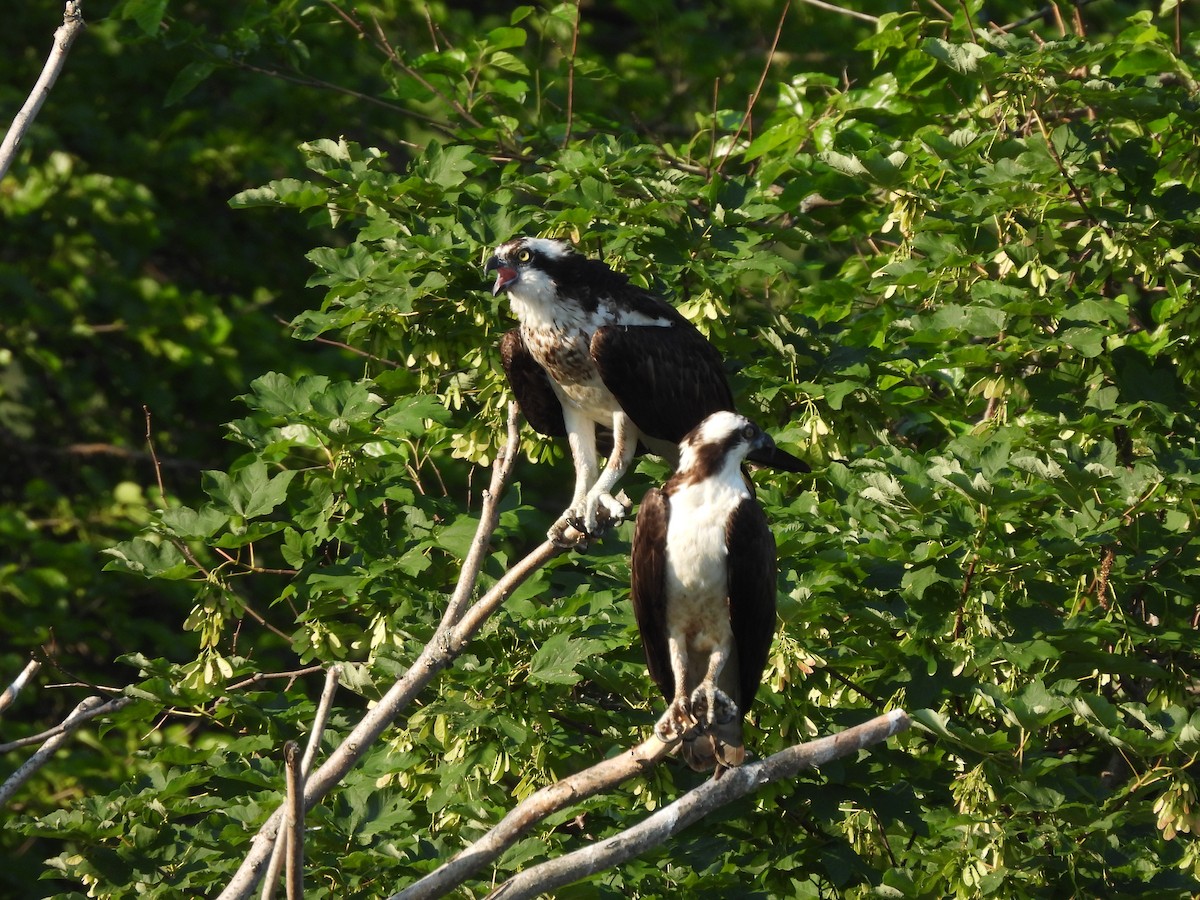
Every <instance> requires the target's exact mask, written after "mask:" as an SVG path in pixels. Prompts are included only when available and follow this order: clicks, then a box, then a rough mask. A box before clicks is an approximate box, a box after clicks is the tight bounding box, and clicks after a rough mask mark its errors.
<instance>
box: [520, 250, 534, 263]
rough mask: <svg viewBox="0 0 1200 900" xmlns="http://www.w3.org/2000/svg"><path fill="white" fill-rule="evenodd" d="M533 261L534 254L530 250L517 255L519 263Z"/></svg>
mask: <svg viewBox="0 0 1200 900" xmlns="http://www.w3.org/2000/svg"><path fill="white" fill-rule="evenodd" d="M531 259H533V254H532V253H530V252H529V251H528V250H522V251H521V252H520V253H518V254H517V262H523V263H527V262H529V261H530V260H531Z"/></svg>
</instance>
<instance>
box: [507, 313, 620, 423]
mask: <svg viewBox="0 0 1200 900" xmlns="http://www.w3.org/2000/svg"><path fill="white" fill-rule="evenodd" d="M522 332H523V335H524V337H525V345H526V346H527V347H528V348H529V352H530V353H531V354H532V355H533V358H534V359H535V360H537V362H538V364H539V365H540V366H541V367H542V368H543V369H545V370H546V372H547V374H549V375H550V378H551V380H552V381H553V382H554V383H555V390H556V392H557V393H558V394H559V396H560V397H562V398H564V399H565V400H566V401H569V402H571V403H573V404H574V405H575V406H576V407H578V408H579V409H581V410H583V411H584V412H585V413H586V414H588V415H589V416H591V417H593V418H595V419H597V420H599V421H606V420H607V418H608V417H609V416H611V414H612V412H613V411H614V410H615V409H616V408H617V401H616V399H615V398H614V397H613V395H612V393H610V392H609V390H608V388H606V387H605V386H604V382H603V381H601V380H600V373H599V372H598V371H597V370H596V364H595V363H594V362H593V361H592V357H591V352H590V346H591V335H590V334H589V333H588V332H586V331H584V330H582V329H569V330H559V329H555V328H522Z"/></svg>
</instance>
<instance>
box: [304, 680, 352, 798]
mask: <svg viewBox="0 0 1200 900" xmlns="http://www.w3.org/2000/svg"><path fill="white" fill-rule="evenodd" d="M341 677H342V667H341V666H330V667H329V671H328V672H327V673H325V688H324V690H322V691H321V699H320V700H319V701H317V712H316V714H315V715H314V716H313V725H312V731H311V732H309V735H308V746H306V747H305V748H304V759H303V760H302V761H301V763H300V774H301V775H303V776H304V777H305V778H307V777H308V773H309V772H311V771H312V764H313V759H314V758H316V755H317V749H318V748H319V747H320V746H321V736H322V735H323V734H324V733H325V723H326V722H328V721H329V707H330V705H331V704H332V703H333V695H334V693H335V692H336V691H337V686H338V679H339V678H341Z"/></svg>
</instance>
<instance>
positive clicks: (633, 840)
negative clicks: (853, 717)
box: [488, 709, 912, 900]
mask: <svg viewBox="0 0 1200 900" xmlns="http://www.w3.org/2000/svg"><path fill="white" fill-rule="evenodd" d="M910 724H912V723H911V720H910V719H909V718H908V715H907V714H906V713H905V712H904V711H903V710H900V709H896V710H892V711H891V712H890V713H887V714H886V715H882V716H879V717H877V718H874V719H871V720H870V721H869V722H864V723H863V724H862V725H856V726H854V727H853V728H847V729H846V730H845V731H841V732H839V733H837V734H834V735H830V736H829V737H824V738H821V739H819V740H816V741H810V742H808V743H805V744H796V745H795V746H793V747H788V748H787V749H786V750H781V751H780V752H779V753H776V754H775V755H773V756H769V757H767V758H766V759H763V760H759V761H758V762H756V763H750V764H749V765H745V766H741V767H739V768H737V769H727V770H726V771H725V772H724V773H723V774H722V775H721V777H720V778H713V779H712V780H710V781H707V782H705V783H704V784H702V785H701V786H700V787H698V788H695V789H694V790H691V791H688V793H686V794H684V795H683V796H682V797H680V798H679V799H678V800H676V801H675V802H674V803H672V804H670V805H669V806H664V807H663V808H662V809H660V810H658V812H656V813H654V814H653V815H651V816H649V817H647V818H646V819H643V820H642V821H641V822H639V823H638V824H637V825H634V826H633V827H632V828H629V829H626V830H625V831H622V832H621V833H620V834H616V835H613V836H612V837H610V838H608V839H607V840H603V841H600V842H598V843H596V844H592V845H591V846H589V847H584V848H583V849H581V850H576V851H575V852H573V853H568V854H567V855H566V856H560V857H559V858H557V859H553V860H550V861H548V862H544V863H541V864H540V865H536V866H533V867H531V868H529V869H526V870H525V871H523V872H520V873H518V874H517V875H514V876H513V877H512V878H510V879H509V880H508V881H506V882H504V884H502V885H500V887H499V888H497V889H496V890H495V891H493V892H492V893H491V894H489V895H488V896H489V898H492V900H524V898H527V897H536V896H538V895H539V894H546V893H552V892H553V891H554V889H555V888H559V887H562V886H563V885H566V884H570V883H571V882H573V881H578V880H579V879H580V878H586V877H587V876H588V875H593V874H595V873H596V872H599V871H602V870H603V869H607V868H611V867H612V866H616V865H620V864H621V863H623V862H626V861H628V860H630V859H632V858H633V857H635V856H637V855H638V854H640V853H644V852H645V851H646V850H648V849H650V848H651V847H655V846H658V845H659V844H661V843H664V842H665V841H666V840H667V839H668V838H671V837H674V836H675V835H676V834H678V833H679V832H681V831H682V830H683V829H685V828H687V827H688V826H689V825H691V824H693V823H695V822H697V821H699V820H700V819H702V818H703V817H704V816H706V815H708V814H709V813H711V812H713V811H714V810H716V809H718V808H720V807H722V806H724V805H725V804H727V803H730V802H732V801H733V800H736V799H738V798H739V797H744V796H745V795H746V794H749V793H752V792H753V791H755V790H757V789H758V788H759V787H761V786H762V785H764V784H769V783H770V782H773V781H780V780H782V779H784V778H791V777H794V776H795V775H796V774H797V773H798V772H799V771H800V770H801V769H807V768H812V767H815V766H820V765H823V764H824V763H827V762H829V761H830V760H834V759H840V758H841V757H843V756H849V755H850V754H852V753H857V752H858V751H859V750H862V749H863V748H865V747H869V746H871V745H872V744H877V743H880V742H881V741H885V740H887V739H888V738H889V737H891V736H892V735H894V734H897V733H899V732H901V731H904V730H905V729H907V728H908V727H909V725H910Z"/></svg>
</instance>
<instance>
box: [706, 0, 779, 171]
mask: <svg viewBox="0 0 1200 900" xmlns="http://www.w3.org/2000/svg"><path fill="white" fill-rule="evenodd" d="M791 8H792V0H786V2H785V3H784V4H783V12H781V13H780V14H779V24H778V25H777V26H776V27H775V37H774V39H773V40H772V41H771V49H770V50H768V51H767V61H766V62H765V63H764V64H763V70H762V74H761V75H760V76H759V77H758V84H757V85H755V87H754V93H753V94H751V95H750V100H749V102H748V103H747V104H746V114H745V115H744V116H742V123H741V124H740V125H738V130H737V131H736V132H735V133H734V135H733V140H732V141H730V142H729V148H728V152H727V153H726V154H725V155H724V156H722V157H721V158H720V159H719V160H718V161H717V168H716V172H715V174H717V175H720V174H721V169H722V167H724V165H725V160H727V159H729V157H730V156H731V155H732V154H733V148H734V147H736V146H737V142H738V138H740V137H741V136H742V132H743V131H745V130H746V126H748V125H749V124H750V117H751V116H752V115H754V107H755V106H756V105H757V103H758V96H759V94H761V93H762V89H763V85H764V84H766V83H767V74H768V73H769V72H770V71H771V62H772V60H774V59H775V48H776V47H778V46H779V36H780V35H781V34H782V33H783V23H784V20H786V19H787V14H788V10H790V9H791Z"/></svg>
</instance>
